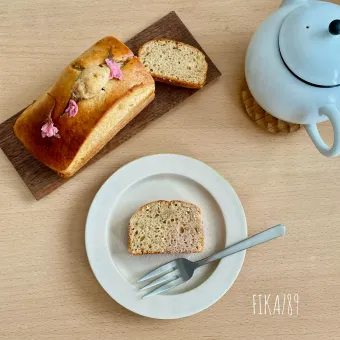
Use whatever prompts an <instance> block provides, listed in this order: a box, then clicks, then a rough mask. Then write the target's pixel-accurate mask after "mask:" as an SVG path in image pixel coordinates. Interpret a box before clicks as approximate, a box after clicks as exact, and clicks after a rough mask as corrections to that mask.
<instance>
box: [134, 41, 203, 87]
mask: <svg viewBox="0 0 340 340" xmlns="http://www.w3.org/2000/svg"><path fill="white" fill-rule="evenodd" d="M138 56H139V58H140V60H141V62H142V63H143V64H144V65H145V67H146V68H147V69H148V70H149V71H150V73H151V74H152V76H153V77H154V79H155V80H157V81H160V82H163V83H168V84H172V85H176V86H182V87H189V88H194V89H199V88H201V87H203V86H204V84H205V81H206V77H207V71H208V63H207V61H206V60H205V55H204V54H203V53H202V52H201V51H200V50H198V49H197V48H196V47H193V46H191V45H188V44H185V43H182V42H179V41H175V40H170V39H154V40H150V41H148V42H147V43H145V44H144V45H143V46H141V47H140V49H139V51H138Z"/></svg>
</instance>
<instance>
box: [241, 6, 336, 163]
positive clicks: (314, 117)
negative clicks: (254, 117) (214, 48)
mask: <svg viewBox="0 0 340 340" xmlns="http://www.w3.org/2000/svg"><path fill="white" fill-rule="evenodd" d="M245 69H246V70H245V71H246V79H247V83H248V86H249V89H250V92H251V93H252V95H253V97H254V98H255V100H256V101H257V102H258V103H259V104H260V105H261V106H262V107H263V108H264V109H265V110H266V111H267V112H269V113H271V114H272V115H273V116H275V117H277V118H279V119H282V120H284V121H287V122H292V123H298V124H303V125H304V127H305V128H306V130H307V132H308V134H309V136H310V138H311V139H312V141H313V143H314V144H315V146H316V148H317V149H318V150H319V151H320V152H321V153H322V154H323V155H325V156H327V157H334V156H337V155H339V154H340V6H338V5H335V4H332V3H329V2H324V1H315V0H284V1H283V2H282V4H281V7H280V8H279V9H278V10H277V11H276V12H274V13H273V14H272V15H270V16H269V17H268V18H267V19H266V20H265V21H264V22H263V23H262V24H261V25H260V27H259V28H258V30H257V31H256V32H255V34H254V36H253V37H252V39H251V42H250V45H249V47H248V50H247V55H246V66H245ZM327 119H329V120H330V121H331V123H332V125H333V130H334V142H333V146H332V147H328V146H327V144H326V143H325V142H324V141H323V139H322V138H321V136H320V134H319V132H318V128H317V123H319V122H322V121H325V120H327Z"/></svg>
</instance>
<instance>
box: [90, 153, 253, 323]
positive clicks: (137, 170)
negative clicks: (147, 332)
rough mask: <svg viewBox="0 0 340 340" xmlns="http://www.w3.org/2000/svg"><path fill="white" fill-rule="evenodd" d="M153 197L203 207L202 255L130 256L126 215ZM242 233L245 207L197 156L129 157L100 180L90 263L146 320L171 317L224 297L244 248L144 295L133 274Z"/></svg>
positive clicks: (115, 293)
mask: <svg viewBox="0 0 340 340" xmlns="http://www.w3.org/2000/svg"><path fill="white" fill-rule="evenodd" d="M156 200H184V201H189V202H192V203H195V204H197V205H198V206H200V207H201V209H202V215H203V223H204V234H205V245H204V251H203V252H202V253H200V254H189V255H183V254H182V255H143V256H131V255H129V252H128V249H127V229H128V224H129V219H130V217H131V215H132V214H133V213H134V212H135V211H136V210H137V209H138V208H139V207H140V206H142V205H144V204H146V203H148V202H151V201H156ZM246 237H247V224H246V218H245V215H244V211H243V208H242V205H241V203H240V201H239V199H238V197H237V195H236V193H235V191H234V190H233V188H232V187H231V186H230V184H229V183H228V182H227V181H226V180H225V179H224V178H222V177H221V176H220V175H219V174H218V173H217V172H216V171H214V170H213V169H211V168H210V167H209V166H207V165H206V164H204V163H202V162H200V161H198V160H195V159H192V158H189V157H185V156H180V155H169V154H165V155H154V156H148V157H144V158H141V159H138V160H136V161H134V162H131V163H129V164H127V165H125V166H124V167H122V168H121V169H119V170H118V171H117V172H115V173H114V174H113V175H112V176H111V177H110V178H109V179H108V180H107V181H106V182H105V183H104V184H103V186H102V187H101V188H100V190H99V191H98V193H97V195H96V196H95V198H94V200H93V202H92V205H91V208H90V210H89V214H88V217H87V221H86V237H85V243H86V251H87V256H88V258H89V262H90V265H91V268H92V270H93V272H94V274H95V276H96V278H97V280H98V281H99V283H100V284H101V286H102V287H103V288H104V289H105V290H106V292H107V293H108V294H109V295H110V296H111V297H112V298H113V299H115V300H116V301H117V302H118V303H120V304H121V305H122V306H124V307H126V308H127V309H129V310H131V311H133V312H135V313H138V314H141V315H144V316H147V317H151V318H157V319H175V318H182V317H186V316H189V315H192V314H195V313H198V312H200V311H202V310H204V309H205V308H207V307H209V306H211V305H212V304H213V303H214V302H216V301H217V300H218V299H219V298H221V297H222V296H223V294H225V292H226V291H227V290H228V289H229V288H230V287H231V285H232V284H233V282H234V281H235V279H236V277H237V275H238V273H239V272H240V270H241V267H242V264H243V260H244V257H245V251H243V252H240V253H237V254H234V255H231V256H229V257H227V258H224V259H222V260H221V261H219V262H217V263H214V264H209V265H206V266H204V267H201V268H199V269H197V271H196V272H195V274H194V276H193V278H192V279H191V280H189V281H188V282H187V283H185V284H183V285H181V286H178V287H176V288H174V289H173V290H169V291H168V292H167V293H164V294H161V295H157V296H153V297H149V298H146V299H143V295H144V294H145V293H146V292H145V291H140V290H139V289H140V288H141V284H137V283H136V281H137V280H138V278H140V277H141V276H142V275H144V274H146V273H147V272H149V271H151V270H152V269H155V268H156V267H157V266H159V265H161V264H164V263H166V262H168V261H170V260H172V259H174V258H177V257H183V256H184V257H186V258H188V259H190V260H197V259H200V258H203V257H206V256H208V255H211V254H213V253H215V252H217V251H219V250H222V249H224V248H225V247H226V246H228V245H230V244H233V243H236V242H238V241H240V240H242V239H244V238H246ZM144 284H145V283H144Z"/></svg>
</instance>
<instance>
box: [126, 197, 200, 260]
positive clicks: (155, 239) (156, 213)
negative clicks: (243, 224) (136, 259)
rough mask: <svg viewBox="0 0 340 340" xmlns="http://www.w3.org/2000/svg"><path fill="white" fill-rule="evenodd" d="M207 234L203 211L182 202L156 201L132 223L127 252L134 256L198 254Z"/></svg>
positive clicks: (143, 209)
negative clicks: (204, 228) (205, 233)
mask: <svg viewBox="0 0 340 340" xmlns="http://www.w3.org/2000/svg"><path fill="white" fill-rule="evenodd" d="M203 245H204V234H203V222H202V214H201V209H200V208H199V207H198V206H196V205H195V204H192V203H188V202H183V201H171V202H169V201H156V202H151V203H148V204H146V205H144V206H142V207H141V208H140V209H139V210H138V211H137V212H136V213H134V215H133V216H132V217H131V219H130V225H129V229H128V248H129V252H130V254H132V255H143V254H167V253H172V254H178V253H199V252H201V251H202V250H203Z"/></svg>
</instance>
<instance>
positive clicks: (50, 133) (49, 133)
mask: <svg viewBox="0 0 340 340" xmlns="http://www.w3.org/2000/svg"><path fill="white" fill-rule="evenodd" d="M47 94H48V95H49V96H50V97H51V98H52V99H53V106H52V108H51V110H50V112H49V113H48V119H47V122H46V123H45V124H44V125H43V126H42V127H41V137H42V138H45V137H57V138H60V136H59V135H58V131H59V130H58V128H57V127H56V126H54V123H53V120H52V113H53V111H54V109H55V106H56V101H55V98H54V97H53V96H52V95H50V94H49V93H47Z"/></svg>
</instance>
